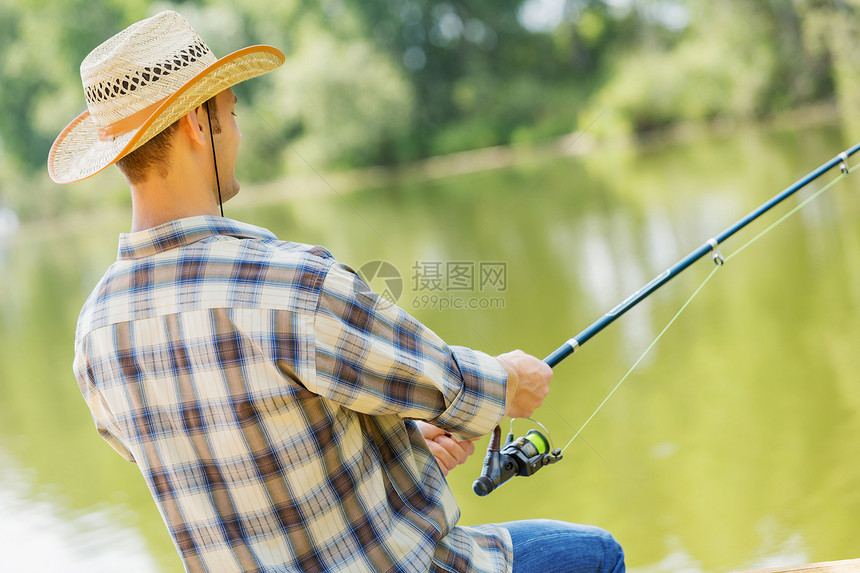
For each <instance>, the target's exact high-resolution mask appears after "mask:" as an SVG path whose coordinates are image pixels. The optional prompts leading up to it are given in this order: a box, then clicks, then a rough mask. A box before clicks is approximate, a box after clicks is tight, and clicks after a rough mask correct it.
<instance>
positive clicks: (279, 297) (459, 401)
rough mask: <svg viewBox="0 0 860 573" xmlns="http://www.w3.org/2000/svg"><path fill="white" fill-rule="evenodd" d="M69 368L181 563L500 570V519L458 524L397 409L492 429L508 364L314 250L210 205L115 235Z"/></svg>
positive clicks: (507, 557) (192, 567) (505, 565)
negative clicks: (113, 257) (449, 334)
mask: <svg viewBox="0 0 860 573" xmlns="http://www.w3.org/2000/svg"><path fill="white" fill-rule="evenodd" d="M74 367H75V375H76V377H77V380H78V384H79V386H80V389H81V392H82V393H83V395H84V398H85V399H86V402H87V404H88V405H89V408H90V410H91V412H92V414H93V418H94V420H95V423H96V427H97V429H98V431H99V433H100V434H101V435H102V436H103V437H104V438H105V440H107V441H108V442H109V443H110V444H111V445H112V446H113V447H114V448H115V449H116V450H117V451H118V452H119V453H120V454H121V455H123V456H124V457H125V458H126V459H128V460H129V461H133V462H135V463H137V465H138V467H139V468H140V471H141V473H142V474H143V477H144V479H145V480H146V484H147V486H148V487H149V489H150V491H151V493H152V496H153V498H154V499H155V501H156V504H157V505H158V509H159V511H160V512H161V515H162V517H163V519H164V521H165V523H166V524H167V526H168V528H169V530H170V535H171V536H172V538H173V540H174V543H175V544H176V547H177V549H178V551H179V553H180V554H181V556H182V559H183V562H184V564H185V567H186V569H187V570H189V571H212V572H219V573H220V572H229V571H349V572H358V571H403V572H406V571H452V572H453V571H456V572H462V571H476V572H498V571H507V570H508V569H509V563H510V561H511V555H512V549H511V543H510V536H509V534H508V533H507V531H506V530H505V529H503V528H500V527H497V526H492V525H486V526H475V527H458V526H456V523H457V520H458V518H459V508H458V507H457V503H456V501H455V500H454V497H453V495H452V493H451V490H450V489H449V488H448V485H447V483H446V481H445V479H444V477H443V476H442V473H441V471H440V470H439V467H438V465H437V464H436V461H435V459H434V458H433V456H432V455H431V454H430V452H429V450H428V448H427V446H426V443H425V441H424V439H423V437H422V435H421V433H420V432H419V431H418V429H417V427H416V426H415V424H414V423H412V422H411V421H409V419H421V420H428V421H430V422H432V423H434V424H436V425H438V426H440V427H442V428H445V429H448V430H450V431H453V432H457V433H459V434H461V435H463V436H466V437H473V436H479V435H483V434H485V433H487V432H489V431H490V430H491V429H492V428H493V426H494V425H495V424H496V423H497V422H498V420H499V419H500V418H501V417H502V415H503V411H504V406H505V373H504V370H503V369H502V368H501V367H500V366H499V364H498V363H497V362H496V360H495V359H493V358H491V357H489V356H487V355H485V354H482V353H479V352H476V351H472V350H469V349H466V348H461V347H453V346H447V345H446V344H445V343H444V342H443V341H442V340H441V339H440V338H439V337H438V336H436V335H435V334H434V333H433V332H431V331H430V330H428V329H427V328H426V327H424V326H423V325H421V324H420V323H419V322H417V321H416V320H415V319H413V318H412V317H410V316H409V315H407V314H406V313H405V312H403V311H402V310H400V309H399V308H398V307H397V306H395V305H392V304H390V303H387V302H386V301H384V300H383V299H381V298H379V297H377V296H376V295H375V294H373V292H372V291H371V290H370V288H369V287H368V286H367V285H366V284H365V283H364V282H363V281H362V280H361V279H360V278H359V277H357V276H356V275H355V273H354V272H352V271H351V270H350V269H349V268H347V267H345V266H343V265H341V264H339V263H338V262H337V261H335V260H334V259H333V258H332V257H331V255H329V253H328V252H326V251H325V250H324V249H321V248H319V247H309V246H307V245H300V244H296V243H290V242H284V241H279V240H277V238H276V237H275V236H274V235H272V234H271V233H270V232H269V231H266V230H264V229H260V228H258V227H253V226H251V225H245V224H241V223H238V222H235V221H231V220H228V219H222V218H218V217H193V218H188V219H182V220H179V221H174V222H171V223H167V224H165V225H161V226H159V227H157V228H154V229H149V230H147V231H142V232H138V233H133V234H128V235H122V236H121V237H120V246H119V255H118V260H117V262H116V263H114V264H113V265H112V266H111V267H110V269H109V270H108V271H107V273H106V274H105V276H104V278H103V279H102V280H101V281H100V282H99V284H98V285H97V286H96V287H95V289H94V291H93V293H92V294H91V295H90V297H89V299H88V300H87V302H86V304H85V305H84V308H83V310H82V312H81V316H80V318H79V321H78V328H77V334H76V340H75V364H74Z"/></svg>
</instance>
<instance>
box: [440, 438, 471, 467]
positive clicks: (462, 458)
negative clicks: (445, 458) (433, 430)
mask: <svg viewBox="0 0 860 573" xmlns="http://www.w3.org/2000/svg"><path fill="white" fill-rule="evenodd" d="M433 441H434V442H436V443H437V444H439V445H440V446H442V447H443V448H444V449H445V451H446V452H448V453H449V454H450V455H451V457H452V458H454V459H455V460H456V462H457V465H460V464H462V463H465V462H466V460H467V459H468V458H469V453H468V452H467V451H466V450H465V448H464V446H463V444H461V443H460V442H458V441H457V440H455V439H453V438H449V437H447V436H439V437H438V438H436V439H435V440H433ZM470 445H471V444H470ZM474 449H475V448H474V446H472V451H474Z"/></svg>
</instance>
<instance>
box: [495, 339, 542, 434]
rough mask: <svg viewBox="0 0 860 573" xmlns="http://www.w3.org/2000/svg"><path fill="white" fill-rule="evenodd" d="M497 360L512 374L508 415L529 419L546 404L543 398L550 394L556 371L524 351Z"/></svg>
mask: <svg viewBox="0 0 860 573" xmlns="http://www.w3.org/2000/svg"><path fill="white" fill-rule="evenodd" d="M496 360H498V361H499V362H500V363H501V365H502V366H503V367H504V369H505V371H507V373H508V388H507V394H506V400H505V415H506V416H508V417H511V418H528V417H529V416H531V415H532V413H533V412H534V411H535V410H537V409H538V407H539V406H540V405H541V404H543V399H544V398H545V397H546V395H547V394H548V393H549V381H550V379H551V378H552V368H550V367H549V365H548V364H547V363H546V362H544V361H543V360H540V359H539V358H535V357H534V356H531V355H530V354H526V353H525V352H523V351H522V350H514V351H512V352H506V353H505V354H500V355H499V356H497V357H496Z"/></svg>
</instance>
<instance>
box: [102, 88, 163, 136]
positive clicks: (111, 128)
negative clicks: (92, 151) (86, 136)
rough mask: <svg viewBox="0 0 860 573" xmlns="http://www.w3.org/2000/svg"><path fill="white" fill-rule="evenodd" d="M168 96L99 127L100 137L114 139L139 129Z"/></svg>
mask: <svg viewBox="0 0 860 573" xmlns="http://www.w3.org/2000/svg"><path fill="white" fill-rule="evenodd" d="M166 99H167V98H163V99H161V100H159V101H157V102H155V103H154V104H152V105H148V106H146V107H145V108H143V109H142V110H140V111H139V112H137V113H133V114H131V115H130V116H128V117H124V118H122V119H121V120H119V121H116V122H114V123H112V124H110V125H108V126H105V127H102V128H100V129H99V131H98V134H99V139H100V140H101V141H113V140H114V139H116V137H117V136H118V135H122V134H123V133H128V132H129V131H131V130H133V129H137V128H138V127H140V126H141V125H143V124H144V122H146V120H147V119H149V117H150V116H151V115H152V114H153V113H155V110H157V109H158V108H159V106H161V104H163V103H164V101H165V100H166Z"/></svg>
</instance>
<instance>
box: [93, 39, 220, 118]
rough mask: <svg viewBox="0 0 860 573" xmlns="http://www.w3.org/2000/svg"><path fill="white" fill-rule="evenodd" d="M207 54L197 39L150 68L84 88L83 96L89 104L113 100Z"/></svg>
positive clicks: (145, 67)
mask: <svg viewBox="0 0 860 573" xmlns="http://www.w3.org/2000/svg"><path fill="white" fill-rule="evenodd" d="M209 53H210V52H209V48H208V47H207V46H206V44H204V43H203V40H201V39H200V38H197V40H196V41H195V43H194V44H191V45H189V46H187V47H185V48H183V49H182V50H180V51H179V52H178V53H176V54H175V55H174V56H172V57H171V58H170V59H168V60H165V61H163V62H159V63H157V64H155V65H152V66H143V67H142V68H140V69H138V70H136V71H135V72H133V73H131V74H126V75H124V76H122V77H120V78H113V79H111V80H106V81H101V82H97V83H95V84H93V85H90V86H87V87H85V88H84V96H85V97H86V99H87V103H89V104H96V103H102V102H104V101H107V100H112V99H115V98H116V97H118V96H121V95H125V94H128V93H129V92H133V91H135V90H137V89H138V88H141V87H143V86H145V85H147V84H150V83H154V82H157V81H158V80H159V79H161V78H163V77H165V76H168V75H170V74H171V73H173V72H177V71H179V70H181V69H182V68H184V67H187V66H189V65H191V64H193V63H194V62H196V61H197V60H199V59H200V58H201V57H203V56H205V55H207V54H209Z"/></svg>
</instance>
